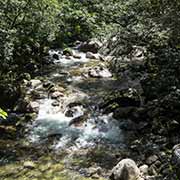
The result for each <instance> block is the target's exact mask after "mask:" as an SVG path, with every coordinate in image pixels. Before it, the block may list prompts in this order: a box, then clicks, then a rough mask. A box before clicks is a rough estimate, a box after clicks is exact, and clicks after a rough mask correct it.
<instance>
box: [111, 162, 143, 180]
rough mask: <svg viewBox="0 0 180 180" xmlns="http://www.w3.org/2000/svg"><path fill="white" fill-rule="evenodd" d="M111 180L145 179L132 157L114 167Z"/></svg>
mask: <svg viewBox="0 0 180 180" xmlns="http://www.w3.org/2000/svg"><path fill="white" fill-rule="evenodd" d="M110 179H111V180H143V178H142V177H141V174H140V170H139V169H138V167H137V165H136V163H135V162H134V161H133V160H132V159H123V160H122V161H120V162H119V163H118V164H117V165H116V166H115V167H114V168H113V169H112V172H111V175H110Z"/></svg>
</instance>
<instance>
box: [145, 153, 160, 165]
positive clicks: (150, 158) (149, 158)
mask: <svg viewBox="0 0 180 180" xmlns="http://www.w3.org/2000/svg"><path fill="white" fill-rule="evenodd" d="M158 159H159V158H158V156H157V155H152V156H149V157H148V158H147V160H146V163H147V164H148V165H151V164H153V163H155V162H156V161H157V160H158Z"/></svg>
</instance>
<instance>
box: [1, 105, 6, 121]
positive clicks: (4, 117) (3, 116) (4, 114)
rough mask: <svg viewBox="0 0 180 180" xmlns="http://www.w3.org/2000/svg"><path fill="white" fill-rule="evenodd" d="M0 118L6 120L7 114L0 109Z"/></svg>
mask: <svg viewBox="0 0 180 180" xmlns="http://www.w3.org/2000/svg"><path fill="white" fill-rule="evenodd" d="M0 117H2V118H3V119H6V118H7V112H5V111H4V110H2V109H1V108H0Z"/></svg>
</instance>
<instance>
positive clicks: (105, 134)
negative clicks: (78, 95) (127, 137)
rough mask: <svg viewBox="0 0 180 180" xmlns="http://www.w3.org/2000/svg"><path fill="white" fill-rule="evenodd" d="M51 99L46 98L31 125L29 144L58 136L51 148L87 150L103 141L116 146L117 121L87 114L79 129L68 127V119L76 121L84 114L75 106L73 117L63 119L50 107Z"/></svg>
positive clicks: (117, 137) (118, 135)
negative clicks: (84, 148) (86, 148)
mask: <svg viewBox="0 0 180 180" xmlns="http://www.w3.org/2000/svg"><path fill="white" fill-rule="evenodd" d="M51 104H52V100H49V99H46V100H44V102H43V103H42V104H41V106H40V110H39V114H38V117H37V119H36V121H35V122H34V124H33V125H32V129H33V130H32V131H31V134H30V136H29V139H30V141H31V142H33V143H37V142H41V141H42V140H44V139H46V138H48V137H51V136H59V137H60V138H59V140H58V141H56V143H55V144H54V148H55V149H59V148H67V147H70V146H71V147H76V148H82V147H89V146H95V145H96V144H97V143H101V142H107V143H109V144H118V143H120V142H122V138H121V139H120V138H119V137H122V136H121V130H120V129H119V127H118V125H117V121H116V120H114V119H113V118H112V115H111V114H109V115H101V114H97V113H96V114H94V116H92V115H90V117H89V118H87V120H86V121H85V122H83V123H82V124H81V125H80V126H76V125H69V123H70V122H71V120H72V119H74V118H78V117H80V116H82V115H83V114H84V112H83V111H84V110H83V107H81V106H76V107H75V108H76V111H75V112H74V114H73V117H67V116H66V115H65V112H66V111H65V112H62V111H59V112H58V108H57V107H56V108H55V107H53V106H52V105H51Z"/></svg>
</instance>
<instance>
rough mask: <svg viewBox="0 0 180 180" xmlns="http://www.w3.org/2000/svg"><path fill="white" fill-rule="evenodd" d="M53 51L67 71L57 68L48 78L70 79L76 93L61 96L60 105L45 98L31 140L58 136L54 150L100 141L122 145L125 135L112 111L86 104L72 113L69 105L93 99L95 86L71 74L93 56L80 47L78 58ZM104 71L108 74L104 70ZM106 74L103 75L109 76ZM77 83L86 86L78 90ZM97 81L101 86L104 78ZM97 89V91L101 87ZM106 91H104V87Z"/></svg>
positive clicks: (38, 141)
mask: <svg viewBox="0 0 180 180" xmlns="http://www.w3.org/2000/svg"><path fill="white" fill-rule="evenodd" d="M49 54H50V57H51V58H53V55H54V54H56V59H55V60H54V63H55V66H56V65H57V67H59V65H61V67H62V70H64V73H63V74H62V72H61V73H59V72H58V71H54V72H53V73H52V74H51V75H50V77H48V78H49V79H50V80H52V81H53V82H56V81H55V80H54V79H55V78H59V76H63V77H64V78H65V79H66V81H67V82H70V83H69V84H68V88H69V89H71V91H72V92H73V93H71V95H69V96H68V97H65V98H64V99H61V100H60V101H59V105H58V106H53V105H52V104H53V102H54V101H55V100H52V99H48V98H47V99H43V100H42V101H41V104H40V109H39V113H38V117H37V119H36V120H35V122H34V123H33V124H32V125H30V129H31V132H30V134H29V136H28V139H29V140H30V141H31V142H33V143H41V142H43V141H44V140H45V141H46V140H48V139H49V138H55V141H53V144H52V147H53V148H54V149H61V148H66V149H67V148H70V149H79V148H82V147H83V148H87V147H92V146H96V145H97V144H99V143H103V144H104V143H105V144H107V145H119V144H121V142H123V135H122V133H121V129H120V128H119V126H118V122H117V121H116V120H115V119H113V117H112V114H108V115H103V114H101V113H100V112H99V111H98V110H94V109H93V108H92V107H88V108H87V107H86V108H85V107H83V105H75V106H73V110H72V109H71V115H68V113H67V112H68V110H69V108H70V107H68V104H70V103H74V102H78V101H79V102H83V100H85V99H89V98H90V99H92V98H91V97H89V96H88V95H87V94H89V93H91V92H92V88H89V86H87V87H86V81H84V80H83V78H82V76H79V75H74V76H69V70H72V67H74V66H75V67H76V66H77V67H78V68H80V66H79V65H80V64H81V63H86V62H89V61H90V59H88V58H86V54H85V53H81V52H77V51H76V50H74V51H73V54H78V56H79V57H78V58H74V57H72V56H71V57H67V56H64V55H63V54H62V51H61V50H51V51H50V52H49ZM57 56H58V58H57ZM102 73H104V74H105V75H106V74H107V72H104V71H102ZM104 74H103V76H105V75H104ZM108 76H109V74H108ZM59 81H60V80H59ZM96 81H97V80H96ZM57 82H58V81H57ZM74 82H78V83H81V85H82V86H83V87H84V89H82V88H81V89H79V88H78V89H79V90H78V89H77V87H75V83H74ZM97 83H98V84H100V85H101V84H102V81H101V82H99V81H97ZM106 83H107V81H106ZM88 84H89V82H88ZM90 86H92V84H90ZM93 88H95V87H93ZM95 90H96V91H97V87H96V88H95ZM102 91H104V87H103V88H102ZM95 105H96V103H95ZM72 111H73V112H72Z"/></svg>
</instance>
